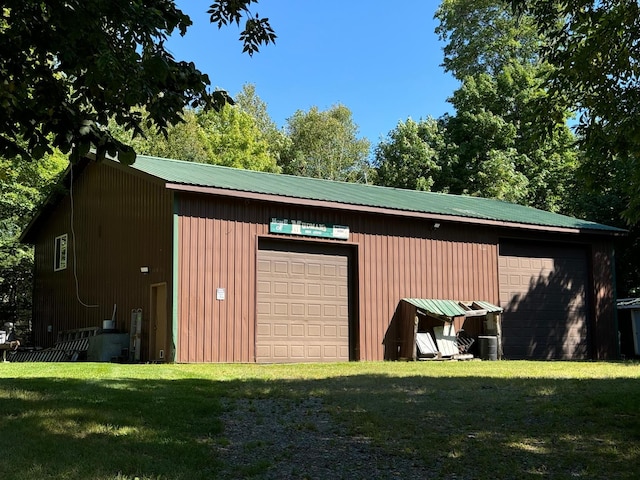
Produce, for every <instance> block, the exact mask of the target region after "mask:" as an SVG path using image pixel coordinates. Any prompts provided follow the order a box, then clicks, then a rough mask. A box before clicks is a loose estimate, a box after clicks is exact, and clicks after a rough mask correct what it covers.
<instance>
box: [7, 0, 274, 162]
mask: <svg viewBox="0 0 640 480" xmlns="http://www.w3.org/2000/svg"><path fill="white" fill-rule="evenodd" d="M251 3H255V0H216V1H215V2H214V3H213V4H212V5H211V7H210V10H209V13H211V19H212V21H214V22H216V23H217V24H218V26H221V25H225V24H227V23H232V22H233V23H237V24H239V23H240V22H241V20H243V19H245V18H246V20H245V29H244V30H243V32H242V33H241V35H240V39H241V41H242V42H243V43H244V45H245V51H246V52H248V53H249V54H252V53H253V52H255V51H257V50H258V47H259V46H260V45H263V44H267V43H271V42H273V41H275V34H274V33H273V31H272V30H271V27H270V25H269V21H268V19H267V18H262V19H261V18H258V17H257V16H254V15H252V14H251V12H250V11H249V6H250V4H251ZM191 23H192V22H191V19H190V18H189V17H188V16H187V15H185V14H184V13H183V12H182V11H181V10H180V9H178V8H177V7H176V5H175V2H174V1H172V0H111V1H108V2H105V1H102V0H49V1H47V2H43V1H40V0H7V1H5V2H3V6H2V10H1V17H0V106H1V108H2V115H0V156H4V157H7V158H8V157H13V156H16V155H20V156H22V157H23V158H24V159H31V158H39V157H42V156H43V155H44V154H45V153H48V152H51V151H52V147H55V148H58V149H60V150H61V151H62V152H63V153H69V152H70V153H71V155H72V160H73V159H75V158H78V157H79V156H80V155H83V154H85V153H86V152H88V150H89V149H90V148H91V147H94V148H95V149H96V151H97V155H98V157H102V156H104V155H105V154H106V153H109V154H110V155H113V156H116V155H117V156H118V157H119V159H120V161H122V162H124V163H131V162H133V161H134V160H135V152H134V150H133V149H132V148H131V147H130V146H128V145H125V144H123V143H122V142H120V141H118V140H117V139H115V138H114V137H113V136H112V135H111V134H110V133H109V131H108V130H107V129H106V125H107V124H108V121H109V119H111V118H113V119H115V121H116V123H117V124H119V125H122V126H124V127H125V128H126V129H128V130H132V131H133V132H134V134H135V135H141V134H143V133H144V127H147V128H151V127H153V128H157V129H159V131H160V132H163V133H164V132H166V130H167V128H168V127H169V125H176V124H177V123H179V122H180V121H181V118H182V117H181V116H182V112H183V109H184V108H185V107H191V108H199V107H202V108H205V109H207V108H221V107H222V106H223V105H224V104H225V103H227V102H229V101H230V98H229V96H228V95H227V94H226V92H224V91H214V92H211V91H209V90H208V86H209V84H210V81H209V78H208V76H207V75H206V74H204V73H202V72H200V71H199V70H198V69H197V68H196V66H195V65H194V64H193V63H190V62H184V61H176V60H175V59H174V58H173V56H172V55H171V54H170V53H169V52H168V51H167V50H166V49H165V45H164V44H165V41H166V39H167V38H168V37H169V36H170V35H171V34H172V33H173V32H175V31H177V32H179V33H180V34H181V35H184V34H185V33H186V31H187V28H188V27H189V26H190V25H191ZM141 109H145V110H146V111H147V112H148V117H147V118H145V119H143V117H142V116H141V114H140V110H141ZM143 122H144V124H143Z"/></svg>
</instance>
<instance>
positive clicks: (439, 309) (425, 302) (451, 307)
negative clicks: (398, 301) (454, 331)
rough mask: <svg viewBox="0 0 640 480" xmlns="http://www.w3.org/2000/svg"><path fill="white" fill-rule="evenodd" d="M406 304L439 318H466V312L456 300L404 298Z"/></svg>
mask: <svg viewBox="0 0 640 480" xmlns="http://www.w3.org/2000/svg"><path fill="white" fill-rule="evenodd" d="M403 300H404V301H405V302H408V303H410V304H411V305H413V306H415V307H418V308H419V309H420V310H424V311H425V312H427V313H430V314H432V315H436V316H438V317H464V314H465V312H466V310H465V309H464V308H462V307H461V306H460V304H458V302H456V301H455V300H435V299H430V298H403Z"/></svg>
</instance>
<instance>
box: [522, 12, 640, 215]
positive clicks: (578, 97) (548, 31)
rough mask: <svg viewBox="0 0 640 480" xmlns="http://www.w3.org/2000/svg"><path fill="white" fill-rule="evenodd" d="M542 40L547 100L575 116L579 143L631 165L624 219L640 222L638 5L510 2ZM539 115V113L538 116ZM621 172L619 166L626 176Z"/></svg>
mask: <svg viewBox="0 0 640 480" xmlns="http://www.w3.org/2000/svg"><path fill="white" fill-rule="evenodd" d="M510 3H511V4H512V5H513V6H514V8H515V11H516V12H517V13H519V14H520V15H521V16H527V17H529V18H531V19H533V20H534V22H535V26H536V28H537V30H538V32H539V34H540V35H543V36H544V37H545V38H546V39H547V40H546V42H545V43H544V45H543V48H542V54H543V58H544V59H545V61H547V62H548V63H550V64H551V65H553V66H554V69H553V70H552V71H551V72H550V74H549V76H548V78H547V85H548V87H549V91H550V98H552V99H553V101H554V102H564V103H565V104H566V105H568V106H570V107H571V108H573V109H575V110H576V111H578V112H580V123H579V128H578V132H579V134H580V138H581V141H582V144H583V145H584V146H585V148H586V149H588V150H590V151H598V152H599V155H598V158H605V157H606V158H608V159H609V160H610V161H615V162H625V163H629V166H630V167H631V172H632V173H631V175H630V176H629V177H628V178H627V179H626V181H625V184H626V185H627V187H626V189H625V191H626V196H627V198H628V199H629V202H628V204H627V208H626V210H625V212H624V214H625V217H626V218H627V220H628V221H629V222H630V223H635V222H638V221H639V220H640V168H637V167H638V166H639V165H640V49H638V44H639V42H640V4H639V3H638V1H637V0H597V1H596V0H575V1H571V2H559V1H546V0H511V2H510ZM541 113H542V109H541ZM625 168H627V167H622V169H625Z"/></svg>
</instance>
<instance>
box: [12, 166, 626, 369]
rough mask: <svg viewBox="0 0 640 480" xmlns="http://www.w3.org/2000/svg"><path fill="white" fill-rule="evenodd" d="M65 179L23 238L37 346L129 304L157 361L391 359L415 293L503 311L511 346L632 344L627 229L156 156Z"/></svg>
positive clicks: (536, 353) (602, 350)
mask: <svg viewBox="0 0 640 480" xmlns="http://www.w3.org/2000/svg"><path fill="white" fill-rule="evenodd" d="M63 183H64V185H65V186H66V187H67V192H68V193H65V194H62V193H58V194H57V195H54V196H52V197H51V198H50V199H49V200H48V202H47V204H46V205H44V206H43V208H42V209H41V211H40V212H39V214H38V216H37V217H36V218H34V220H33V221H32V222H31V224H30V225H29V227H28V228H27V230H26V231H25V232H24V234H23V241H25V242H29V243H33V244H34V245H35V263H36V266H35V272H34V273H35V286H34V319H33V326H34V339H35V342H36V343H37V344H38V345H39V346H43V347H46V346H50V345H52V344H53V343H55V340H56V338H57V336H58V334H59V333H61V332H67V331H71V330H76V329H83V328H89V327H95V326H100V325H102V324H103V321H104V320H105V319H110V318H111V317H112V312H113V311H117V312H118V313H117V318H115V320H116V325H115V326H116V329H117V330H118V331H119V332H123V333H124V332H131V330H132V329H131V327H132V321H133V320H134V319H135V327H136V328H138V326H139V325H141V328H140V331H139V332H138V331H137V330H136V333H135V338H136V341H138V340H139V345H140V347H139V350H138V351H137V352H136V355H137V356H136V357H135V358H136V359H137V358H140V360H141V361H176V362H329V361H348V360H382V359H384V358H389V359H392V358H397V355H398V350H397V345H398V342H399V341H400V340H401V339H400V336H401V332H399V331H398V329H397V328H396V327H395V325H394V322H393V318H394V314H395V312H396V310H397V309H398V305H399V304H400V302H401V300H402V299H412V298H413V299H442V300H455V301H460V302H465V301H467V302H486V303H488V304H492V305H496V306H500V308H501V309H502V310H503V314H502V333H503V357H504V358H539V359H551V358H554V359H555V358H558V359H584V358H594V359H603V358H616V357H617V356H618V348H617V334H616V331H617V327H616V322H615V318H616V316H615V289H614V279H613V247H612V245H613V239H614V238H615V237H616V236H617V235H623V234H624V231H622V230H619V229H615V228H611V227H608V226H605V225H600V224H596V223H592V222H587V221H583V220H579V219H575V218H570V217H566V216H562V215H556V214H552V213H548V212H543V211H540V210H536V209H533V208H528V207H523V206H519V205H513V204H508V203H504V202H500V201H496V200H489V199H483V198H472V197H463V196H454V195H444V194H436V193H427V192H417V191H408V190H398V189H391V188H384V187H377V186H371V185H361V184H347V183H341V182H330V181H325V180H317V179H311V178H303V177H291V176H286V175H274V174H267V173H260V172H252V171H245V170H236V169H230V168H225V167H219V166H212V165H203V164H196V163H190V162H181V161H177V160H168V159H160V158H151V157H144V156H140V157H138V159H137V161H136V163H135V164H134V165H133V166H131V167H128V166H124V165H121V164H119V163H118V162H116V161H110V160H105V161H103V162H96V161H95V160H94V159H92V158H90V157H88V158H86V159H84V160H83V161H82V162H80V163H79V164H77V165H74V166H73V169H72V170H70V171H69V172H68V173H67V175H66V177H65V178H64V180H63ZM71 185H72V186H73V188H72V189H71V188H69V187H71ZM72 212H73V214H72ZM72 227H73V228H72ZM114 306H117V309H116V308H115V307H114ZM140 312H141V313H140ZM140 315H141V321H139V319H140Z"/></svg>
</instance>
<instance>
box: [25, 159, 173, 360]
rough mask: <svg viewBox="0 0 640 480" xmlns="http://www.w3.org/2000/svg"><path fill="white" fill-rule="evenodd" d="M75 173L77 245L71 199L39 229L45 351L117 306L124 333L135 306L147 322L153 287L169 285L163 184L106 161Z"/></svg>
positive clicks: (39, 307)
mask: <svg viewBox="0 0 640 480" xmlns="http://www.w3.org/2000/svg"><path fill="white" fill-rule="evenodd" d="M76 176H77V177H78V178H76V180H75V182H74V184H73V217H74V222H73V225H74V230H75V234H76V235H75V241H74V238H73V235H72V231H71V201H70V200H71V198H70V195H68V194H67V195H64V196H63V197H62V198H61V199H60V201H59V202H58V204H57V207H56V208H55V209H54V210H53V212H52V213H51V215H49V216H48V217H47V218H46V220H45V221H43V222H42V224H41V225H40V227H39V231H38V235H37V243H36V245H35V252H36V253H35V270H36V278H37V279H38V281H37V283H36V284H35V286H34V306H33V318H34V342H35V343H36V345H39V346H43V347H46V346H50V345H52V344H53V343H55V341H56V337H57V333H58V332H59V331H62V330H69V329H75V328H84V327H94V326H95V327H100V326H102V320H104V319H107V318H110V317H111V315H112V312H113V306H114V304H116V305H117V313H116V317H117V327H118V328H119V329H122V330H125V331H128V329H129V322H130V312H131V309H133V308H142V309H143V318H144V320H145V324H147V323H148V314H149V306H150V305H149V301H150V299H149V295H150V285H151V284H152V283H160V282H167V283H168V285H171V195H170V194H169V193H168V192H167V191H166V190H165V189H164V188H163V187H162V186H161V185H159V184H156V183H153V182H151V181H148V180H146V179H145V178H142V177H140V176H136V175H129V174H126V173H124V172H122V171H121V170H119V169H116V168H112V167H109V166H106V165H104V164H89V165H88V166H86V168H85V170H84V172H83V173H82V175H81V176H79V175H76ZM64 233H66V234H68V240H69V241H68V261H67V268H66V269H65V270H62V271H58V272H54V271H53V256H54V251H53V243H54V238H55V237H56V236H58V235H61V234H64ZM74 266H75V269H76V272H77V276H78V288H77V291H76V282H75V279H74V274H73V271H74ZM141 266H148V267H149V269H150V272H149V274H147V275H143V274H142V273H141V272H140V267H141ZM81 301H82V302H83V303H85V304H86V305H91V306H89V307H86V306H83V305H82V304H81V303H80V302H81ZM168 303H169V302H168ZM94 305H97V306H94ZM169 308H170V305H169V304H168V305H167V309H169ZM49 325H50V326H51V330H52V331H51V332H48V329H47V327H48V326H49ZM145 333H147V334H148V332H145ZM147 348H148V345H144V350H143V352H146V351H147Z"/></svg>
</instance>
